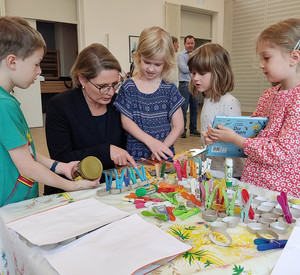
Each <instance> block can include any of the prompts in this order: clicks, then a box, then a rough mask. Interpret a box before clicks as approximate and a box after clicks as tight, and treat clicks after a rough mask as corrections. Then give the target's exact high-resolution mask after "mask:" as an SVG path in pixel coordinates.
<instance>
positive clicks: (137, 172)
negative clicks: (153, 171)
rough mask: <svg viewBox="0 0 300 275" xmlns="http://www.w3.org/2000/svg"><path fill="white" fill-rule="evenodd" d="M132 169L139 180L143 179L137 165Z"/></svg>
mask: <svg viewBox="0 0 300 275" xmlns="http://www.w3.org/2000/svg"><path fill="white" fill-rule="evenodd" d="M142 167H143V166H142ZM134 171H135V172H136V174H137V175H138V177H139V178H140V179H141V181H145V180H144V176H143V175H142V174H141V173H140V171H139V169H138V168H137V167H135V168H134Z"/></svg>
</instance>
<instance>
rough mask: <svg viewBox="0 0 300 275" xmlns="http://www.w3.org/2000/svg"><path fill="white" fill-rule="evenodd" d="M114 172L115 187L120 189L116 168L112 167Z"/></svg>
mask: <svg viewBox="0 0 300 275" xmlns="http://www.w3.org/2000/svg"><path fill="white" fill-rule="evenodd" d="M114 173H115V178H116V189H120V180H119V176H118V172H117V169H114Z"/></svg>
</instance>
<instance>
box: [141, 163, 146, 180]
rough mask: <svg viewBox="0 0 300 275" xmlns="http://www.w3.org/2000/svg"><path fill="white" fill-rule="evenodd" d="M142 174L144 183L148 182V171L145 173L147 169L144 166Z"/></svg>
mask: <svg viewBox="0 0 300 275" xmlns="http://www.w3.org/2000/svg"><path fill="white" fill-rule="evenodd" d="M141 173H142V175H143V180H142V181H147V176H146V171H145V167H144V166H143V165H142V166H141Z"/></svg>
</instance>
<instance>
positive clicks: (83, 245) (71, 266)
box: [40, 214, 192, 275]
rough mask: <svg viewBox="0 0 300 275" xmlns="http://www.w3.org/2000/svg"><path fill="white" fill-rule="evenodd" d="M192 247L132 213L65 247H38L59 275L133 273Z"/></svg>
mask: <svg viewBox="0 0 300 275" xmlns="http://www.w3.org/2000/svg"><path fill="white" fill-rule="evenodd" d="M191 248H192V247H191V246H190V245H187V244H184V243H182V242H181V241H179V240H177V239H176V238H174V237H172V236H171V235H170V234H168V233H166V232H164V231H163V230H161V229H159V228H157V227H156V226H154V225H151V224H149V223H148V222H146V221H144V220H143V219H142V218H140V217H139V216H138V215H136V214H134V215H132V216H129V217H126V218H124V219H122V220H119V221H116V222H114V223H112V224H108V225H106V226H104V227H102V228H99V229H97V230H95V231H93V232H91V233H89V234H87V235H85V236H83V237H82V238H80V239H78V240H76V241H74V242H72V243H69V244H68V245H65V246H64V247H60V248H55V249H52V250H42V249H40V250H42V251H43V252H42V253H43V255H44V257H45V258H46V259H47V260H48V261H49V263H50V264H51V265H52V266H53V267H54V268H55V269H56V270H57V272H58V273H59V274H61V275H64V274H66V275H69V274H72V275H76V274H78V275H82V274H89V275H93V274H97V275H98V274H132V273H134V272H135V271H137V270H138V269H140V268H142V267H144V266H147V265H149V264H151V263H153V262H156V261H159V260H162V259H165V258H169V257H171V256H174V255H178V254H181V253H183V252H185V251H188V250H190V249H191Z"/></svg>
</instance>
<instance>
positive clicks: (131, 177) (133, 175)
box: [129, 167, 136, 184]
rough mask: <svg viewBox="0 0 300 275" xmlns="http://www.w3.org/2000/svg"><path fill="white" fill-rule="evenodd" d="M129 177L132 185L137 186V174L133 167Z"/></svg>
mask: <svg viewBox="0 0 300 275" xmlns="http://www.w3.org/2000/svg"><path fill="white" fill-rule="evenodd" d="M129 177H130V179H131V182H132V184H136V176H135V173H134V171H133V168H132V167H130V170H129Z"/></svg>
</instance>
